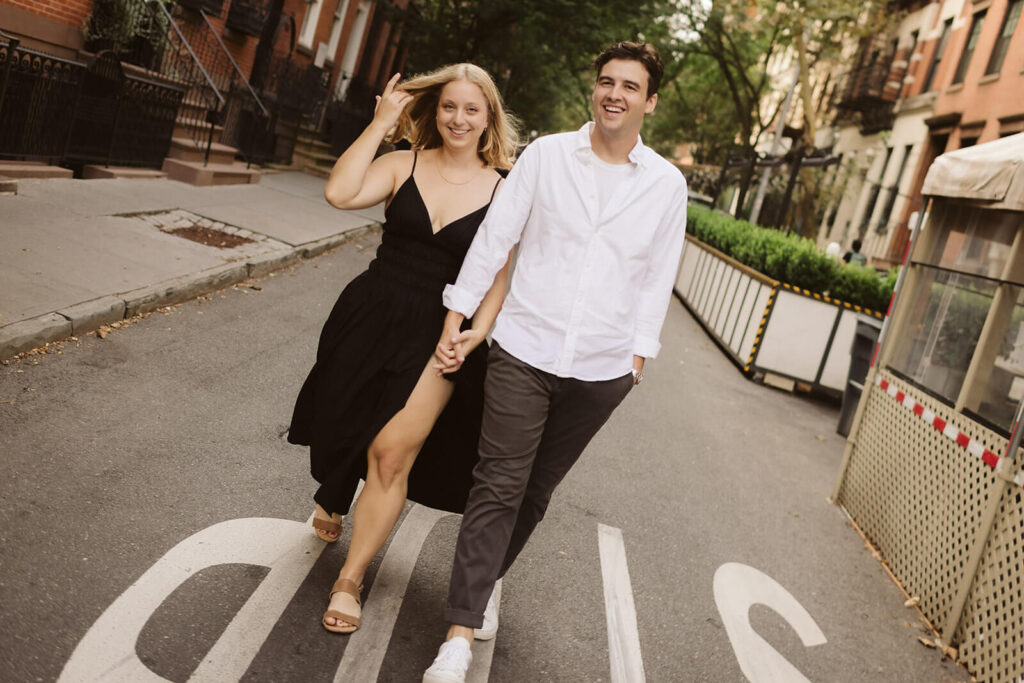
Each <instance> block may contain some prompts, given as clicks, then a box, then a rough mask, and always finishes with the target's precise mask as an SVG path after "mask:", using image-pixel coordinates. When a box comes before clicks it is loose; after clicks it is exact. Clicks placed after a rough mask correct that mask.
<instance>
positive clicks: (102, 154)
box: [0, 35, 185, 168]
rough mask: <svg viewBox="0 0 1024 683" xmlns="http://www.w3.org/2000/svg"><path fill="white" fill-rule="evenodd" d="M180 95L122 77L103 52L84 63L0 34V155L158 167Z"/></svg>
mask: <svg viewBox="0 0 1024 683" xmlns="http://www.w3.org/2000/svg"><path fill="white" fill-rule="evenodd" d="M184 92H185V91H184V88H182V87H179V86H175V85H173V84H170V83H166V82H159V81H155V80H151V79H149V78H146V77H143V76H140V75H138V74H135V73H127V72H125V71H124V70H123V69H122V67H121V63H120V61H119V59H118V57H117V55H115V54H114V53H113V52H110V51H102V52H100V53H99V54H97V55H96V56H95V57H94V58H93V59H92V60H91V61H90V62H89V63H88V64H83V63H80V62H76V61H71V60H67V59H61V58H59V57H55V56H53V55H48V54H45V53H42V52H38V51H35V50H30V49H26V48H23V47H20V45H19V43H18V41H17V40H16V39H12V38H10V37H7V36H3V35H0V157H3V158H7V159H22V160H32V161H43V162H46V163H52V164H61V165H64V166H69V167H72V168H78V167H80V166H82V165H84V164H91V163H95V164H108V165H109V164H116V165H124V166H159V165H160V164H161V163H162V161H163V158H164V157H165V156H166V155H167V150H168V148H169V147H170V143H171V135H172V132H173V128H174V117H175V115H176V113H177V110H178V106H179V104H180V103H181V99H182V96H183V95H184Z"/></svg>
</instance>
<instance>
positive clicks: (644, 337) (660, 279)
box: [633, 174, 686, 358]
mask: <svg viewBox="0 0 1024 683" xmlns="http://www.w3.org/2000/svg"><path fill="white" fill-rule="evenodd" d="M678 182H679V186H678V187H677V188H676V189H675V192H674V193H673V199H672V201H671V203H670V204H669V207H668V210H667V211H666V212H665V214H664V215H663V216H662V220H661V224H660V225H659V226H658V230H657V233H656V235H655V240H654V242H653V244H652V248H651V252H650V253H651V259H650V262H649V263H648V266H647V272H646V274H645V276H644V281H643V284H642V285H641V288H640V295H639V301H638V304H637V311H636V326H635V332H634V335H633V355H636V356H643V357H644V358H655V357H657V355H658V352H659V351H660V350H661V343H660V342H659V341H658V339H659V337H660V336H661V327H662V325H663V324H664V322H665V315H666V313H667V312H668V304H669V301H670V300H671V298H672V290H673V287H674V285H675V278H676V274H677V272H678V270H679V258H680V256H681V254H682V250H683V240H684V239H685V238H686V179H685V178H683V176H682V174H680V175H679V181H678Z"/></svg>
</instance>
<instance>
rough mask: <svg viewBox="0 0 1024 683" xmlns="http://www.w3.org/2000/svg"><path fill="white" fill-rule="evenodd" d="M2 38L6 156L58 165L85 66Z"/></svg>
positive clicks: (0, 99)
mask: <svg viewBox="0 0 1024 683" xmlns="http://www.w3.org/2000/svg"><path fill="white" fill-rule="evenodd" d="M0 41H2V42H0V156H3V157H4V158H8V159H28V160H34V161H45V162H47V163H58V162H59V161H60V159H61V157H62V155H63V153H64V148H65V147H66V145H67V140H68V133H69V131H70V129H71V118H70V117H69V116H68V113H69V112H71V111H72V110H73V109H74V104H75V100H76V98H77V97H78V92H79V85H80V84H81V81H82V76H83V74H84V73H85V66H84V65H83V64H80V63H78V62H73V61H70V60H67V59H61V58H60V57H54V56H52V55H48V54H44V53H42V52H36V51H35V50H30V49H27V48H24V47H20V45H19V43H18V41H17V40H16V39H13V38H9V37H6V36H0Z"/></svg>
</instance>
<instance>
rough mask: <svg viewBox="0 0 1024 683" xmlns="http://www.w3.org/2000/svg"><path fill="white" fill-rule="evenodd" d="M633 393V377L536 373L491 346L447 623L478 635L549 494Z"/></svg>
mask: <svg viewBox="0 0 1024 683" xmlns="http://www.w3.org/2000/svg"><path fill="white" fill-rule="evenodd" d="M632 386H633V376H632V374H630V373H627V374H626V375H624V376H622V377H618V378H616V379H610V380H605V381H598V382H586V381H583V380H578V379H571V378H562V377H556V376H555V375H552V374H550V373H547V372H543V371H541V370H537V369H536V368H534V367H532V366H530V365H527V364H526V363H524V362H522V361H520V360H518V359H517V358H514V357H513V356H511V355H509V354H508V353H507V352H506V351H505V350H504V349H502V348H501V347H500V346H498V344H493V345H492V348H491V351H490V355H489V357H488V364H487V380H486V383H485V385H484V416H483V424H482V426H481V431H480V461H479V462H478V463H477V465H476V467H475V468H474V470H473V478H474V484H473V488H472V490H471V491H470V493H469V501H468V502H467V503H466V512H465V514H464V515H463V518H462V526H461V527H460V528H459V539H458V542H457V544H456V546H455V562H454V566H453V567H452V577H451V584H450V586H449V589H448V604H447V608H446V609H445V612H444V616H445V620H446V621H447V622H448V623H451V624H458V625H460V626H468V627H471V628H480V626H481V625H482V624H483V614H484V608H485V607H486V606H487V598H488V597H489V596H490V594H491V591H492V590H493V589H494V583H495V581H497V580H498V579H499V578H500V577H502V576H504V575H505V572H506V571H508V568H509V567H510V566H512V563H513V562H514V561H515V559H516V557H517V556H518V555H519V552H520V551H521V550H522V549H523V546H525V545H526V541H527V540H528V539H529V538H530V534H532V533H533V529H534V527H536V526H537V523H538V522H540V520H541V519H543V517H544V512H545V511H546V510H547V507H548V502H549V501H550V500H551V494H552V492H554V490H555V487H556V486H558V484H559V482H561V481H562V478H563V477H565V475H566V474H567V473H568V472H569V470H570V469H571V468H572V466H573V465H574V464H575V463H576V460H577V459H578V458H579V456H580V454H581V453H582V452H583V449H584V448H586V446H587V444H588V443H590V440H591V439H592V438H593V437H594V435H595V434H597V432H598V430H599V429H601V426H602V425H603V424H604V423H605V422H606V421H607V420H608V418H609V417H610V416H611V414H612V411H614V410H615V408H616V407H617V406H618V405H619V403H621V402H622V399H624V398H625V397H626V394H628V393H629V390H630V389H631V388H632Z"/></svg>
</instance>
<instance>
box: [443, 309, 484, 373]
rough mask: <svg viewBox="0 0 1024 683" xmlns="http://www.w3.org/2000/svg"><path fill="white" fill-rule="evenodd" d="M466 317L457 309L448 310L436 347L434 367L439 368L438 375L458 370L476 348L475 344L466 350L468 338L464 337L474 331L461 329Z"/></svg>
mask: <svg viewBox="0 0 1024 683" xmlns="http://www.w3.org/2000/svg"><path fill="white" fill-rule="evenodd" d="M465 319H466V318H465V316H464V315H462V314H461V313H456V312H455V311H448V315H446V316H445V318H444V327H443V328H442V329H441V339H440V340H438V342H437V346H436V347H435V348H434V369H435V370H437V375H438V377H440V376H441V375H446V374H449V373H452V372H457V371H458V370H459V368H461V367H462V364H463V363H464V362H465V360H466V354H467V353H468V352H469V351H471V350H472V348H475V345H474V347H472V348H470V349H469V350H466V341H467V340H466V339H464V338H463V337H464V336H465V335H466V334H468V333H472V330H466V332H461V331H460V330H459V328H461V327H462V321H463V320H465ZM477 343H479V342H477Z"/></svg>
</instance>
